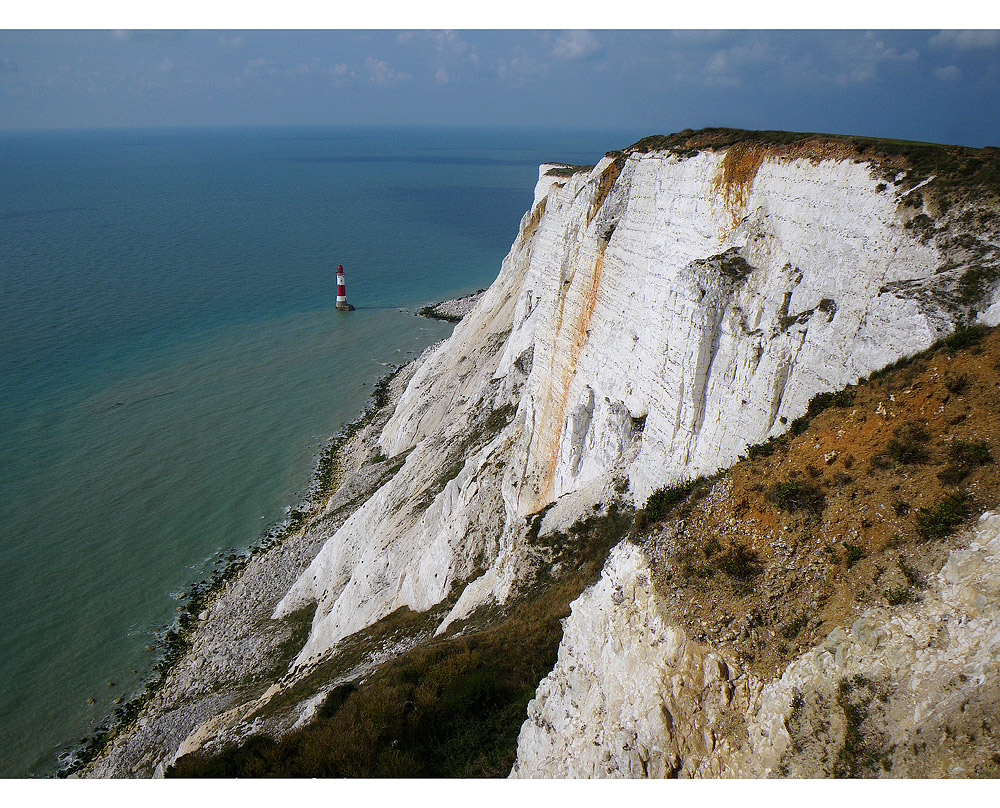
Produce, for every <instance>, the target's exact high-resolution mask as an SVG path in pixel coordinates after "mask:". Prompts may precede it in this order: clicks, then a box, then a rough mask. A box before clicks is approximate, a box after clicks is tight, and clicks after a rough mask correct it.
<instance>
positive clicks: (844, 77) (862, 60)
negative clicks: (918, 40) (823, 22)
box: [832, 31, 920, 84]
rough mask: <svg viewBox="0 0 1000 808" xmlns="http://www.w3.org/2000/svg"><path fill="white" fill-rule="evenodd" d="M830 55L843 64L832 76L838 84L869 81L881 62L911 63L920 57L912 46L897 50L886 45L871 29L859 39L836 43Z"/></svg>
mask: <svg viewBox="0 0 1000 808" xmlns="http://www.w3.org/2000/svg"><path fill="white" fill-rule="evenodd" d="M832 55H833V58H834V59H836V60H838V61H840V62H841V63H842V64H843V67H841V69H840V70H839V71H836V72H835V73H834V76H833V79H834V81H836V82H837V83H838V84H859V83H861V82H865V81H869V80H870V79H872V78H873V77H874V76H875V74H876V73H877V72H878V67H879V65H881V64H887V63H892V62H902V63H912V62H915V61H916V60H917V59H918V58H919V57H920V53H919V52H918V51H917V50H916V49H914V48H910V49H909V50H906V51H899V50H897V49H896V48H894V47H892V46H890V45H886V44H885V42H883V41H882V40H881V39H879V38H878V37H877V36H876V34H874V33H873V32H872V31H868V32H867V33H866V34H865V35H864V36H863V37H861V38H860V39H851V40H848V41H846V42H840V43H838V44H837V45H836V46H835V48H834V49H833V50H832Z"/></svg>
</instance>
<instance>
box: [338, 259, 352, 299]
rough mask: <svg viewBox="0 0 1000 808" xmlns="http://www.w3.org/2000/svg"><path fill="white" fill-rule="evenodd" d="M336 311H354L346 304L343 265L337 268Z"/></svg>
mask: <svg viewBox="0 0 1000 808" xmlns="http://www.w3.org/2000/svg"><path fill="white" fill-rule="evenodd" d="M337 311H354V306H352V305H351V304H350V303H348V302H347V287H346V286H345V285H344V265H343V264H341V265H340V266H338V267H337Z"/></svg>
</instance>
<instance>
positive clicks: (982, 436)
mask: <svg viewBox="0 0 1000 808" xmlns="http://www.w3.org/2000/svg"><path fill="white" fill-rule="evenodd" d="M998 382H1000V331H998V330H997V329H992V330H991V331H988V332H986V335H985V336H984V337H983V338H982V339H981V340H980V341H979V342H978V344H974V345H972V346H971V347H968V348H965V349H962V350H960V351H958V352H955V353H951V352H949V350H948V349H946V348H943V347H942V348H939V349H937V350H934V351H928V352H925V354H923V355H920V356H919V357H917V358H914V359H912V360H910V361H908V362H907V363H905V364H904V365H903V366H902V367H899V368H897V369H895V370H892V371H889V372H887V373H885V374H883V375H881V376H879V377H878V378H877V379H874V380H872V381H870V382H865V383H861V384H859V385H856V386H853V387H851V388H849V392H850V393H851V395H852V396H853V401H852V402H851V403H850V406H847V407H830V408H829V409H826V410H824V411H823V412H821V413H819V414H818V415H816V416H814V417H813V418H812V419H811V421H810V423H809V426H808V428H806V429H805V431H804V432H802V433H801V434H800V435H798V436H797V437H789V438H788V440H787V442H786V443H784V445H782V443H781V442H778V443H777V444H776V448H775V449H774V451H773V453H772V454H770V455H769V456H766V457H758V458H757V459H755V460H744V461H741V462H740V463H738V464H736V465H735V466H733V467H732V468H731V469H729V471H728V472H725V473H724V474H722V475H720V476H719V477H718V478H716V479H713V480H711V481H706V482H705V483H704V484H703V485H701V486H696V487H695V488H694V490H693V492H692V493H691V494H690V495H689V496H688V497H687V498H686V500H685V501H683V502H682V503H681V504H680V505H678V506H676V507H675V508H674V510H673V511H672V512H671V514H670V515H669V516H668V517H667V518H666V519H664V520H662V521H661V522H660V523H659V524H658V525H656V526H655V527H654V528H652V529H651V530H647V531H646V532H645V533H644V535H642V536H640V537H639V538H638V539H637V541H638V542H639V543H640V544H641V545H642V546H643V548H644V550H645V551H646V554H647V557H649V559H650V561H651V565H652V566H653V569H654V581H655V582H656V584H657V586H658V588H659V591H660V592H661V593H662V594H663V596H664V598H665V600H666V602H667V604H668V608H669V609H670V610H671V611H672V613H673V616H674V617H675V619H677V620H678V622H679V623H680V624H681V625H683V626H685V627H686V628H687V630H688V631H689V632H690V633H691V634H692V636H694V637H696V638H698V639H703V640H705V641H708V642H711V643H714V644H716V645H718V646H720V647H722V648H725V649H728V650H729V651H731V652H732V653H733V654H734V655H735V656H738V657H739V658H740V659H741V661H742V662H743V663H744V664H745V665H746V666H747V667H748V668H750V669H751V670H753V671H754V672H755V673H756V674H757V675H759V676H762V677H766V678H771V677H772V676H774V675H775V673H777V672H779V671H780V670H782V669H783V668H784V667H785V665H787V663H788V662H789V661H790V660H791V659H792V658H794V657H795V656H797V655H798V654H799V653H801V652H802V651H804V650H805V649H807V648H809V647H811V646H812V645H814V644H815V643H816V642H817V641H818V640H819V639H820V638H821V637H823V636H825V635H826V634H827V633H828V632H829V631H831V630H832V629H833V628H834V627H836V626H838V625H850V623H851V622H852V621H853V619H854V616H855V615H856V614H857V613H859V612H860V611H862V610H864V609H865V608H868V607H870V606H873V605H876V604H882V605H885V604H886V603H890V604H892V605H895V604H898V603H905V602H908V601H910V600H917V599H919V598H920V592H921V589H922V588H923V587H924V586H925V584H926V581H927V580H928V579H929V577H930V576H933V575H935V574H936V573H937V571H938V570H939V568H940V566H941V564H942V563H943V561H944V559H945V557H946V555H947V552H948V550H949V549H951V548H952V547H953V546H956V542H961V541H963V540H961V539H959V538H956V536H955V534H954V532H953V530H952V529H946V530H944V531H941V532H940V534H936V533H935V532H934V531H933V530H931V529H928V528H926V527H925V528H924V530H923V531H922V530H921V524H924V523H925V522H926V520H927V518H928V514H930V513H932V512H933V511H934V509H935V508H936V507H937V506H938V505H939V504H940V503H941V502H942V501H945V500H947V498H948V497H954V498H956V499H959V500H961V501H963V503H964V507H965V509H966V513H967V517H966V519H965V520H964V522H963V524H965V525H968V524H971V523H973V520H974V519H975V518H976V517H978V516H979V514H981V513H982V512H983V511H984V510H987V509H990V508H995V507H997V505H998V502H1000V418H998V413H1000V384H998ZM893 457H895V458H896V459H893ZM987 457H989V458H992V460H989V459H986V458H987ZM782 492H783V493H784V494H785V496H784V497H782ZM791 494H797V496H791ZM776 499H777V500H778V501H776ZM779 501H781V502H784V503H785V505H786V507H782V506H781V505H779V504H778V502H779ZM796 504H797V505H798V507H795V506H796ZM922 509H923V510H922ZM928 534H929V535H928ZM734 559H735V562H736V563H735V564H734Z"/></svg>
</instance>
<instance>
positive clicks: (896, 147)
mask: <svg viewBox="0 0 1000 808" xmlns="http://www.w3.org/2000/svg"><path fill="white" fill-rule="evenodd" d="M732 146H741V147H742V148H743V149H744V150H752V151H754V152H757V153H760V154H761V156H762V157H763V156H778V157H789V158H806V159H812V160H817V161H818V160H824V159H844V160H847V159H849V160H854V161H858V162H860V161H868V162H872V163H874V164H876V165H879V166H881V167H882V168H883V169H884V172H885V176H886V178H887V179H892V178H893V177H894V176H895V175H896V174H898V173H899V172H905V173H906V176H905V177H904V178H903V179H902V180H901V184H902V186H903V190H905V189H907V188H911V187H913V186H914V185H917V184H918V183H920V182H923V181H925V180H926V179H928V178H929V177H932V176H934V177H936V183H935V185H936V186H937V191H938V192H939V193H941V194H943V195H944V196H946V197H948V198H952V199H954V198H957V197H959V196H964V194H962V193H960V192H963V191H964V192H969V191H975V192H977V194H979V195H983V194H985V195H989V196H993V197H996V196H997V195H998V194H1000V149H998V148H997V147H995V146H987V147H984V148H981V149H976V148H970V147H967V146H952V145H943V144H938V143H923V142H920V141H914V140H896V139H889V138H876V137H861V136H857V135H832V134H823V133H817V132H782V131H772V130H764V131H754V130H748V129H729V128H724V127H711V128H707V129H698V130H692V129H684V130H683V131H681V132H675V133H674V134H672V135H650V136H649V137H644V138H642V139H641V140H639V141H637V142H635V143H633V144H632V145H631V146H628V147H626V148H625V149H622V150H621V151H617V152H609V154H610V155H614V156H619V155H621V156H628V155H630V154H645V153H649V152H656V151H668V152H671V153H673V154H675V155H677V156H678V157H693V156H694V155H696V154H698V153H699V152H701V151H706V150H707V151H721V150H725V149H728V148H730V147H732Z"/></svg>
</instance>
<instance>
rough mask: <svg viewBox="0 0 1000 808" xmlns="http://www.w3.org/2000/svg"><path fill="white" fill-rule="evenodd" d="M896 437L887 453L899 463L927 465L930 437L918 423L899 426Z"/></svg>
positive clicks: (888, 446)
mask: <svg viewBox="0 0 1000 808" xmlns="http://www.w3.org/2000/svg"><path fill="white" fill-rule="evenodd" d="M893 432H894V434H895V436H896V437H894V438H893V439H892V440H890V441H889V443H888V445H887V446H886V447H885V453H886V454H887V455H888V456H889V457H891V458H892V459H893V460H895V461H896V462H897V463H902V464H910V463H926V462H927V461H928V460H929V459H930V453H929V452H928V451H927V442H928V441H929V440H930V435H928V434H927V430H926V429H925V428H924V427H923V426H922V425H921V424H918V423H916V422H912V421H911V422H910V423H907V424H902V425H901V426H897V427H896V428H895V429H894V430H893Z"/></svg>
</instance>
